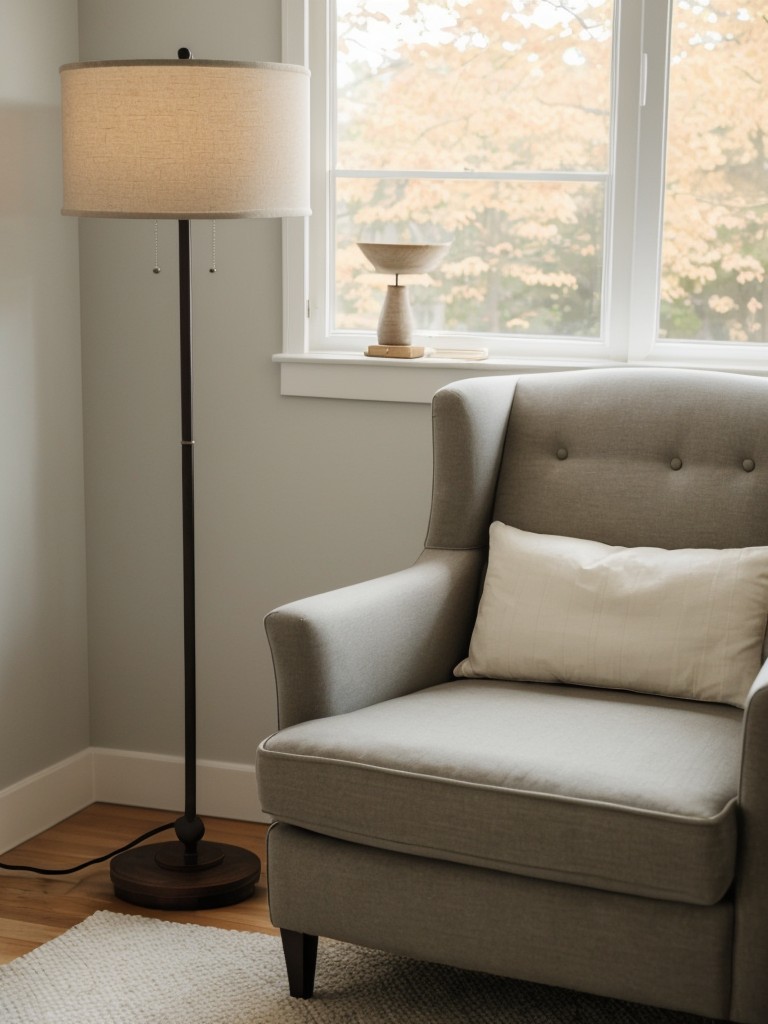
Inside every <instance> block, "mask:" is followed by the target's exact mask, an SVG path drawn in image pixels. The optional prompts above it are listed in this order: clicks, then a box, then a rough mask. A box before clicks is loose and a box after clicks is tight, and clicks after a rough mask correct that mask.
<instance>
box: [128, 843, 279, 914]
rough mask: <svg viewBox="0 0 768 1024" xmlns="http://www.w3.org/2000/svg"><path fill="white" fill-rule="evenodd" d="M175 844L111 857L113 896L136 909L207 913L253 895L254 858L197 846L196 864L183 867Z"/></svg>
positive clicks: (226, 848) (236, 850) (235, 849)
mask: <svg viewBox="0 0 768 1024" xmlns="http://www.w3.org/2000/svg"><path fill="white" fill-rule="evenodd" d="M184 851H185V847H184V845H183V843H181V842H178V841H177V842H170V843H150V844H148V845H147V846H138V847H136V848H135V849H133V850H127V851H126V852H125V853H121V854H120V855H119V856H117V857H113V859H112V861H111V865H110V878H111V879H112V884H113V886H114V889H115V896H117V897H118V899H121V900H125V901H126V902H127V903H134V904H136V905H137V906H139V907H154V908H159V909H162V910H210V909H212V908H214V907H227V906H230V905H231V904H233V903H240V902H242V900H245V899H248V897H249V896H252V895H253V892H254V890H255V888H256V883H257V882H258V880H259V876H260V875H261V861H260V860H259V858H258V857H257V856H256V854H255V853H251V851H250V850H245V849H242V848H241V847H239V846H231V845H229V844H228V843H205V842H201V843H198V845H197V863H196V864H194V865H191V866H190V865H188V864H186V863H185V858H184Z"/></svg>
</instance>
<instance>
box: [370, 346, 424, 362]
mask: <svg viewBox="0 0 768 1024" xmlns="http://www.w3.org/2000/svg"><path fill="white" fill-rule="evenodd" d="M365 354H366V355H367V356H380V357H383V358H385V359H419V358H420V357H421V356H423V355H424V346H423V345H369V346H368V351H367V352H366V353H365Z"/></svg>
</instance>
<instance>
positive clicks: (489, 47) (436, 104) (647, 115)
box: [284, 0, 768, 379]
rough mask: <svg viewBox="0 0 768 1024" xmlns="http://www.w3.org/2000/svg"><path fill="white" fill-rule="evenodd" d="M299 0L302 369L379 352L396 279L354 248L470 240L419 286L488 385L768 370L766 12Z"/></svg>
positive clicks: (423, 310) (295, 317)
mask: <svg viewBox="0 0 768 1024" xmlns="http://www.w3.org/2000/svg"><path fill="white" fill-rule="evenodd" d="M284 4H285V13H286V19H285V27H286V33H287V40H288V43H289V46H292V47H294V48H293V49H292V50H291V49H288V50H286V59H294V60H298V61H299V62H300V61H301V56H300V55H299V49H298V48H297V43H296V41H297V40H300V39H301V38H302V34H303V33H306V38H308V42H309V63H310V68H311V70H312V73H313V142H312V150H313V181H314V194H313V217H312V218H310V221H309V226H308V228H307V229H306V232H305V233H303V234H301V235H300V234H299V232H298V231H296V230H294V233H293V236H292V237H291V236H289V237H288V242H287V250H288V262H287V274H288V275H289V281H288V288H287V291H286V330H287V339H286V353H287V358H289V359H290V358H291V356H293V357H294V358H301V357H305V358H306V357H307V356H318V357H319V356H322V355H323V354H326V357H327V358H331V356H330V354H331V353H334V354H335V355H334V356H333V357H332V358H333V359H335V360H336V362H337V363H340V362H341V361H342V360H343V357H344V356H347V357H349V358H352V357H355V358H358V357H359V354H360V353H362V352H363V351H364V350H365V349H366V348H367V346H368V344H370V343H371V342H372V341H374V340H375V329H376V321H377V317H378V311H379V309H380V307H381V303H382V300H383V294H384V288H385V286H386V284H387V279H386V278H383V277H381V276H379V275H376V274H374V273H373V272H372V270H371V267H370V265H369V264H368V263H367V261H366V259H365V257H364V256H363V254H362V253H361V252H360V250H359V248H358V247H357V245H356V243H357V241H410V242H421V241H427V242H429V241H449V242H450V249H449V250H448V254H447V256H446V257H445V259H444V261H443V263H442V264H441V266H440V267H439V268H438V269H437V270H434V271H432V272H430V274H429V275H423V276H422V277H419V278H413V279H410V282H411V283H410V286H409V292H410V295H411V304H412V306H413V309H414V315H415V319H416V324H417V329H419V330H420V331H422V332H424V335H425V339H428V340H426V342H425V343H426V344H428V345H429V344H434V345H439V347H440V348H443V349H450V348H452V347H453V348H467V347H477V346H483V347H486V348H488V349H489V352H490V354H491V360H490V361H489V362H488V363H482V364H476V365H477V366H478V367H480V368H481V369H483V370H485V369H489V368H493V369H498V368H499V367H503V366H505V365H509V366H510V367H511V368H513V369H514V368H515V367H516V366H517V365H525V361H528V362H529V363H530V362H531V361H533V362H535V361H537V360H538V361H541V362H542V364H544V365H552V361H553V360H554V361H556V363H557V365H584V364H585V362H587V363H589V362H605V361H607V362H641V361H653V362H668V363H686V364H694V365H723V366H725V365H727V366H732V367H741V368H749V369H750V370H752V371H753V372H762V365H763V363H767V364H768V361H767V360H766V359H765V356H766V354H768V353H766V350H765V348H764V346H765V345H766V344H768V279H767V278H766V264H767V263H768V230H767V229H768V185H767V184H766V182H767V181H768V102H766V101H767V100H768V97H766V85H765V73H764V70H763V68H764V64H765V62H764V59H763V55H764V53H765V49H766V45H767V44H768V9H765V4H764V0H759V2H749V0H741V3H739V2H734V0H718V2H717V4H715V3H713V2H710V0H698V2H692V0H365V2H363V0H312V2H311V3H310V4H309V5H307V4H306V0H284ZM307 19H308V20H307ZM291 55H292V56H291ZM307 300H308V301H307ZM307 311H308V312H309V316H308V317H307V316H305V313H306V312H307ZM521 361H522V363H521ZM371 362H374V361H368V364H369V365H370V363H371ZM360 363H361V364H362V365H364V363H365V361H364V360H360ZM467 369H468V368H467V367H466V366H464V367H463V368H462V370H461V373H460V374H454V376H457V375H462V376H466V375H467ZM469 369H470V372H471V367H470V368H469ZM766 372H768V366H767V368H766ZM398 376H399V377H400V378H401V379H402V377H403V375H402V374H398Z"/></svg>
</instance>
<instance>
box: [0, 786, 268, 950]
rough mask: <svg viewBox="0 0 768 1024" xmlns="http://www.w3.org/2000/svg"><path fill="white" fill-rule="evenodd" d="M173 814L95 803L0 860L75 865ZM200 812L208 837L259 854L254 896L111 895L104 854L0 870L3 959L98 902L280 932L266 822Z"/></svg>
mask: <svg viewBox="0 0 768 1024" xmlns="http://www.w3.org/2000/svg"><path fill="white" fill-rule="evenodd" d="M175 817H176V815H175V814H174V813H171V812H167V811H155V810H147V809H144V808H135V807H118V806H116V805H113V804H93V805H92V806H91V807H88V808H86V809H85V810H84V811H80V812H79V814H75V815H73V816H72V817H71V818H67V819H66V820H65V821H62V822H61V823H60V824H58V825H56V826H54V827H53V828H51V829H48V831H47V832H43V833H41V834H40V835H39V836H36V837H35V838H34V839H30V840H28V841H27V842H26V843H23V844H22V845H21V846H18V847H16V849H15V850H9V851H8V852H7V853H4V854H2V855H1V856H0V861H2V862H3V863H15V864H19V863H21V864H30V865H32V866H34V867H46V868H64V867H70V866H74V865H75V864H80V863H82V862H83V861H86V860H91V859H93V858H94V857H99V856H101V855H102V854H105V853H110V852H111V851H112V850H115V849H117V848H118V847H120V846H122V845H124V844H125V843H128V842H130V841H131V840H132V839H135V838H136V837H137V836H139V835H141V834H142V833H144V832H148V831H149V830H150V829H152V828H154V827H155V826H157V825H162V824H164V823H165V822H167V821H173V820H174V818H175ZM204 820H205V825H206V834H205V838H206V840H213V841H216V840H218V841H219V842H222V843H233V844H234V845H235V846H243V847H245V848H246V849H249V850H252V851H253V852H254V853H255V854H257V855H258V856H259V857H260V858H261V863H262V877H261V879H260V880H259V884H258V886H257V888H256V894H255V895H254V896H253V897H251V898H250V899H248V900H244V901H243V902H242V903H238V904H236V905H235V906H232V907H222V908H221V909H219V910H198V911H181V910H180V911H172V910H145V909H143V908H141V907H136V906H133V905H131V904H129V903H124V902H123V901H122V900H118V899H117V898H116V897H115V896H114V894H113V892H112V885H111V883H110V880H109V862H108V861H105V863H103V864H96V865H94V866H93V867H90V868H85V869H84V870H83V871H79V872H77V873H76V874H72V875H52V876H51V875H35V874H31V873H28V872H21V871H0V963H7V962H8V961H9V960H13V959H14V958H15V957H17V956H21V955H23V954H24V953H28V952H29V951H30V950H31V949H34V948H35V947H36V946H39V945H40V944H41V943H43V942H47V941H48V940H49V939H53V938H55V937H56V936H57V935H60V934H61V933H62V932H65V931H66V930H67V929H68V928H71V927H72V926H73V925H75V924H77V923H78V922H80V921H82V920H84V919H85V918H86V917H88V916H89V915H90V914H92V913H93V912H94V911H96V910H112V911H115V912H116V913H120V914H142V915H144V916H145V917H159V918H163V919H164V920H167V921H182V922H191V923H194V924H207V925H212V926H214V927H217V928H233V929H236V930H239V931H252V932H268V933H269V934H272V935H275V934H277V932H276V930H275V929H274V928H272V926H271V925H270V922H269V912H268V909H267V890H266V883H265V878H264V873H265V872H264V864H265V836H266V825H258V824H253V823H250V822H243V821H227V820H224V819H222V818H208V817H206V818H205V819H204ZM169 838H171V839H172V838H173V833H172V832H171V833H167V832H164V833H161V834H160V835H159V836H156V837H155V838H154V839H153V840H149V842H165V841H167V840H168V839H169Z"/></svg>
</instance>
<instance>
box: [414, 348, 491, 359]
mask: <svg viewBox="0 0 768 1024" xmlns="http://www.w3.org/2000/svg"><path fill="white" fill-rule="evenodd" d="M424 355H425V357H427V358H429V359H476V360H479V359H487V358H488V349H487V348H425V349H424Z"/></svg>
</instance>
